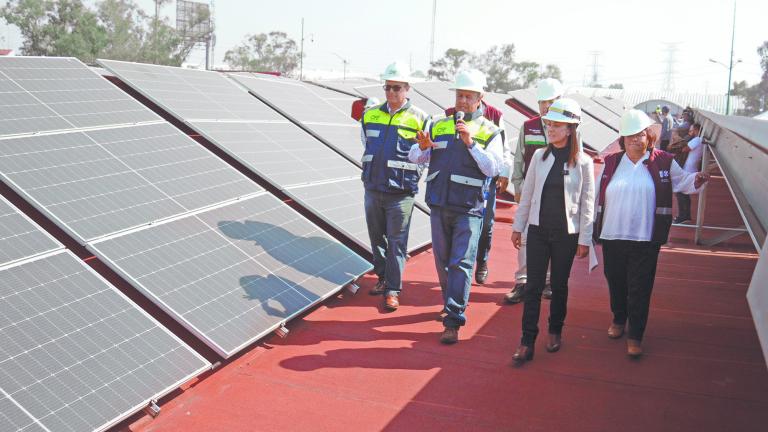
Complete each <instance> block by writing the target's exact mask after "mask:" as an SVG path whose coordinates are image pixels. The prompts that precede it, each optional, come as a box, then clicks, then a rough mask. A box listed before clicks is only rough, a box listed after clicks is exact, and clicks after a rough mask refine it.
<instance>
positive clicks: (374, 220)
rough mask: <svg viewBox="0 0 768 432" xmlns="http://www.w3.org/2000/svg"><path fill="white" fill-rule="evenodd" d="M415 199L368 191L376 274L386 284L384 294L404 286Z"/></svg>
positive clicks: (395, 292)
mask: <svg viewBox="0 0 768 432" xmlns="http://www.w3.org/2000/svg"><path fill="white" fill-rule="evenodd" d="M413 204H414V198H413V196H412V195H407V194H390V193H386V192H378V191H372V190H366V191H365V220H366V223H367V224H368V236H369V237H370V239H371V250H372V251H373V271H374V272H375V273H376V275H377V276H378V277H379V280H383V281H384V283H385V284H386V289H387V292H386V293H385V295H391V294H394V295H397V294H399V293H400V291H401V289H402V287H403V268H404V267H405V257H406V255H407V254H408V231H409V230H410V227H411V215H412V214H413Z"/></svg>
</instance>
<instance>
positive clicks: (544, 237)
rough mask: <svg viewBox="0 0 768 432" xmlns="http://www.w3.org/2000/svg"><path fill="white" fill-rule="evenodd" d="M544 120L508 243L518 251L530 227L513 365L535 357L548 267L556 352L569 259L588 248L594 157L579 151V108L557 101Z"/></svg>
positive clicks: (568, 101) (567, 101)
mask: <svg viewBox="0 0 768 432" xmlns="http://www.w3.org/2000/svg"><path fill="white" fill-rule="evenodd" d="M542 120H543V121H544V122H545V125H546V134H547V145H546V146H545V147H542V148H540V149H538V150H536V152H535V153H534V154H533V157H532V158H531V164H530V166H529V167H528V173H527V175H526V179H525V182H524V184H523V193H522V196H521V199H520V205H519V206H518V209H517V213H516V214H515V223H514V224H513V225H512V230H513V232H512V243H513V244H514V246H515V247H516V248H518V249H519V248H520V246H521V240H522V238H521V237H522V234H521V233H522V232H523V231H524V230H525V229H526V226H527V227H528V241H527V243H526V245H525V248H526V255H527V259H528V263H527V264H528V282H527V284H526V288H525V294H524V298H525V306H524V308H523V325H522V327H523V336H522V338H521V340H520V346H519V347H518V348H517V350H516V351H515V354H514V356H513V359H514V361H515V363H517V364H521V363H523V362H525V361H528V360H531V359H533V347H534V342H535V341H536V336H537V335H538V333H539V327H538V322H539V313H540V310H541V295H542V293H543V291H544V282H545V280H546V276H547V267H549V266H550V263H551V286H552V301H551V303H550V305H549V329H548V330H549V343H547V351H549V352H556V351H558V350H559V349H560V345H561V339H560V335H561V333H562V331H563V324H564V323H565V315H566V305H567V303H568V277H569V276H570V274H571V266H572V265H573V258H574V256H578V257H579V258H584V257H586V256H587V254H588V252H589V247H590V246H591V245H592V222H593V220H594V219H593V216H594V205H595V179H594V166H593V163H592V159H591V158H590V157H589V156H587V155H586V154H584V152H582V151H581V146H579V141H578V137H577V135H576V128H577V126H578V125H579V123H580V122H581V107H579V104H578V103H576V101H574V100H572V99H558V100H556V101H555V102H554V103H553V104H552V106H551V107H550V108H549V112H547V114H546V115H545V116H544V117H542Z"/></svg>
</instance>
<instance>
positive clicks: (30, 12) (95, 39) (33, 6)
mask: <svg viewBox="0 0 768 432" xmlns="http://www.w3.org/2000/svg"><path fill="white" fill-rule="evenodd" d="M0 17H2V18H3V19H5V21H6V22H7V23H8V24H12V25H15V26H16V27H18V28H19V31H20V32H21V36H22V38H23V42H22V46H21V53H22V54H24V55H36V56H72V57H77V58H79V59H81V60H83V61H86V62H92V61H93V60H94V59H95V58H96V57H97V56H98V54H99V52H100V51H101V49H102V48H103V47H104V46H105V45H106V44H107V38H108V35H107V32H106V30H105V29H104V27H102V26H101V25H100V24H99V20H98V17H97V16H96V14H95V13H94V12H93V11H92V10H90V9H89V8H88V7H87V6H85V5H84V4H83V2H82V1H80V0H58V1H57V0H16V1H8V2H7V3H6V5H5V6H3V7H2V9H0Z"/></svg>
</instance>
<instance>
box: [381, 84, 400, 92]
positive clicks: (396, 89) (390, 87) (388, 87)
mask: <svg viewBox="0 0 768 432" xmlns="http://www.w3.org/2000/svg"><path fill="white" fill-rule="evenodd" d="M402 89H403V86H401V85H398V84H395V85H389V84H387V85H385V86H384V91H390V90H392V91H394V92H399V91H400V90H402Z"/></svg>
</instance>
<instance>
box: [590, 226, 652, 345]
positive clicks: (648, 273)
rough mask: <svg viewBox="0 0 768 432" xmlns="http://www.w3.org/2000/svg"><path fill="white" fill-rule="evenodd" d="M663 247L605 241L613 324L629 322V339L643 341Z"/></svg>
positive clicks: (625, 241)
mask: <svg viewBox="0 0 768 432" xmlns="http://www.w3.org/2000/svg"><path fill="white" fill-rule="evenodd" d="M659 248H660V245H658V244H655V243H651V242H642V241H629V240H603V266H604V269H605V278H606V279H607V280H608V290H609V291H610V294H611V312H613V323H614V324H619V325H624V324H625V323H627V321H629V326H628V327H629V328H628V329H627V336H628V337H629V338H630V339H635V340H643V333H644V332H645V326H646V324H647V323H648V308H649V307H650V304H651V291H653V282H654V280H655V279H656V264H657V263H658V261H659Z"/></svg>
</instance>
